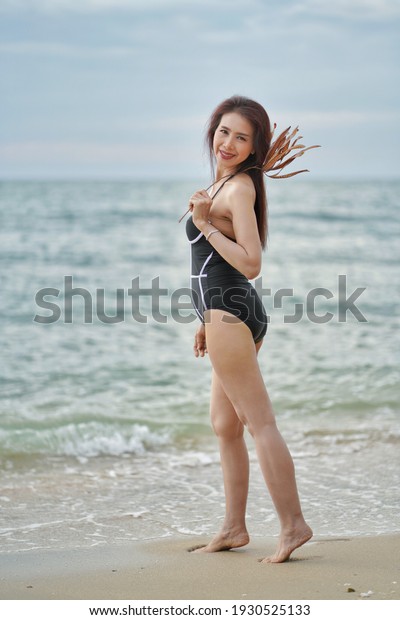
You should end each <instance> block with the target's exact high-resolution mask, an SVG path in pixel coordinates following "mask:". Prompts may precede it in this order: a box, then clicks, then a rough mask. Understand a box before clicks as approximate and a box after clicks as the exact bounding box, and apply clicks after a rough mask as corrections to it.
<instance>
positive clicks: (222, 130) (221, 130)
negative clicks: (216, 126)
mask: <svg viewBox="0 0 400 620" xmlns="http://www.w3.org/2000/svg"><path fill="white" fill-rule="evenodd" d="M220 132H221V133H228V132H227V131H226V129H220Z"/></svg>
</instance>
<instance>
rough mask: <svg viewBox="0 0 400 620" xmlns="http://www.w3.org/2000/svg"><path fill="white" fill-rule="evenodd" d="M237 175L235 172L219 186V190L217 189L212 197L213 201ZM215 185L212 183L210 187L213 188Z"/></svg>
mask: <svg viewBox="0 0 400 620" xmlns="http://www.w3.org/2000/svg"><path fill="white" fill-rule="evenodd" d="M235 174H236V172H234V173H233V174H231V175H229V176H228V178H227V179H225V181H224V182H223V183H222V185H220V186H219V188H218V189H217V191H216V192H215V194H214V196H211V200H214V198H215V196H216V195H217V194H218V193H219V192H220V191H221V189H222V188H223V187H224V185H225V183H227V182H228V181H230V180H231V179H232V177H234V176H235ZM213 185H214V183H212V185H210V187H212V186H213Z"/></svg>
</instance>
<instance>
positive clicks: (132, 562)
mask: <svg viewBox="0 0 400 620" xmlns="http://www.w3.org/2000/svg"><path fill="white" fill-rule="evenodd" d="M199 542H202V541H199V540H198V539H196V538H193V537H182V538H167V539H161V540H157V541H155V540H153V541H145V542H135V543H132V544H124V545H119V546H118V545H115V546H100V545H99V546H97V547H95V548H90V549H75V550H63V551H61V550H60V551H54V550H52V551H23V552H19V553H12V554H1V555H0V599H2V600H22V599H40V600H49V599H50V600H51V599H55V600H57V599H74V600H110V599H114V600H117V599H119V600H218V599H220V600H242V601H246V600H290V599H292V600H327V599H328V600H354V599H363V598H364V599H365V598H368V599H379V600H386V599H392V600H393V599H396V600H398V599H399V598H400V597H399V595H400V587H399V584H400V560H399V558H400V534H394V535H387V536H386V535H385V536H374V537H364V538H352V539H320V540H318V539H317V540H313V541H311V542H309V543H307V544H306V545H304V547H302V548H301V549H298V550H297V551H295V552H294V554H293V556H292V559H291V560H290V561H289V562H286V563H284V564H279V565H277V564H273V565H271V564H261V563H260V562H259V561H258V560H259V559H261V558H263V557H265V556H266V555H270V554H272V553H273V552H274V550H275V546H276V539H272V538H266V539H264V538H254V539H253V540H252V541H251V542H250V544H249V545H248V546H247V547H243V548H242V549H238V550H235V551H225V552H221V553H214V554H198V553H188V551H187V549H188V548H189V547H191V546H193V545H196V544H198V543H199ZM204 542H206V541H204Z"/></svg>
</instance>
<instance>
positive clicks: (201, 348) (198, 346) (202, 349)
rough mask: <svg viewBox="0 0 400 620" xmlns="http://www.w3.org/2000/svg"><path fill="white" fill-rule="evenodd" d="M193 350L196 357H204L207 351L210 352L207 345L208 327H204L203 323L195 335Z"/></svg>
mask: <svg viewBox="0 0 400 620" xmlns="http://www.w3.org/2000/svg"><path fill="white" fill-rule="evenodd" d="M193 350H194V355H195V357H199V356H200V357H204V355H205V353H208V351H207V345H206V328H205V327H204V325H203V323H202V324H201V325H200V327H199V328H198V329H197V331H196V333H195V335H194V346H193Z"/></svg>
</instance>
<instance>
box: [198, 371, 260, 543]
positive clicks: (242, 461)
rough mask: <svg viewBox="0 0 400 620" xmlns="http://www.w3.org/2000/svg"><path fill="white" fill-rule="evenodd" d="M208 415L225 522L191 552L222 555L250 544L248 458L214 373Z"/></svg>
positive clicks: (236, 421) (239, 427)
mask: <svg viewBox="0 0 400 620" xmlns="http://www.w3.org/2000/svg"><path fill="white" fill-rule="evenodd" d="M210 414H211V422H212V426H213V429H214V432H215V434H216V435H217V437H218V441H219V449H220V455H221V467H222V473H223V479H224V488H225V519H224V522H223V525H222V528H221V531H220V532H219V533H218V534H217V535H216V536H215V537H214V538H213V539H212V541H211V542H210V543H209V544H208V545H201V546H199V547H197V548H194V549H193V548H192V549H191V550H192V551H206V552H214V551H225V550H227V549H233V548H236V547H243V546H244V545H247V543H248V542H249V535H248V532H247V529H246V520H245V518H246V504H247V494H248V488H249V455H248V452H247V446H246V443H245V440H244V437H243V431H244V427H243V424H242V422H241V421H240V420H239V418H238V416H237V414H236V411H235V410H234V408H233V407H232V403H231V402H230V400H229V399H228V397H227V396H226V394H225V392H224V390H223V387H222V385H221V382H220V380H219V378H218V376H217V375H216V374H215V372H213V376H212V383H211V403H210Z"/></svg>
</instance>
